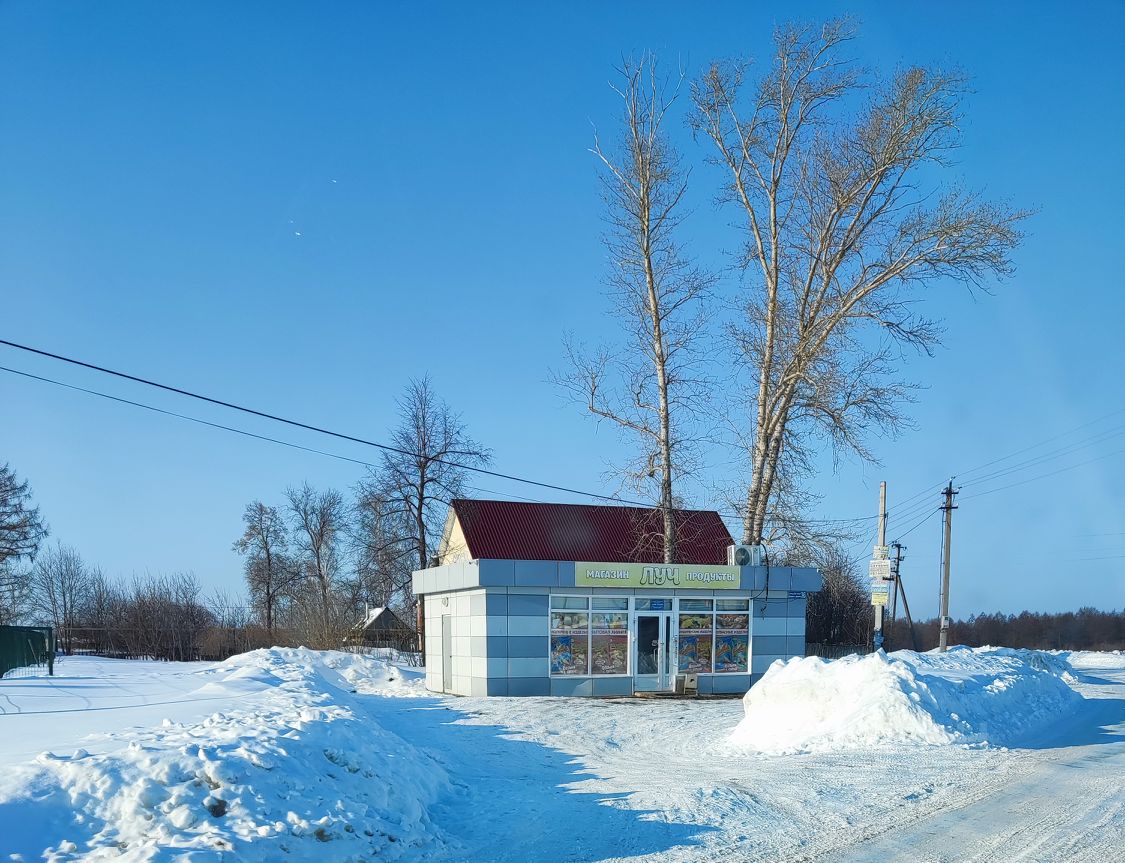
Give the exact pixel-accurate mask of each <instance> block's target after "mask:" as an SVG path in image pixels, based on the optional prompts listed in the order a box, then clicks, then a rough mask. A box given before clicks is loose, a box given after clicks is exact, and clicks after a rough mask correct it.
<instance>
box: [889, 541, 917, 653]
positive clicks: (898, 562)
mask: <svg viewBox="0 0 1125 863" xmlns="http://www.w3.org/2000/svg"><path fill="white" fill-rule="evenodd" d="M894 549H895V561H894V567H895V600H897V599H898V596H899V594H900V593H901V594H902V610H903V612H905V614H906V625H907V626H909V627H910V646H911V647H912V648H913V649H914V651H915V652H917V651H918V633H916V632H915V631H914V618H912V617H911V616H910V603H909V602H907V601H906V587H905V585H903V583H902V562H903V561H904V560H906V555H904V554H903V552H904V551H906V546H905V545H903V544H902V543H901V542H895V543H894Z"/></svg>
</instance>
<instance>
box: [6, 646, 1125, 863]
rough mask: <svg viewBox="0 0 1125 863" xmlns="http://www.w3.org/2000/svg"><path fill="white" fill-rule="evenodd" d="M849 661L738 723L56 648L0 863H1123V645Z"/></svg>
mask: <svg viewBox="0 0 1125 863" xmlns="http://www.w3.org/2000/svg"><path fill="white" fill-rule="evenodd" d="M863 663H866V664H861V663H859V662H848V663H839V664H837V663H827V664H825V663H819V665H818V664H817V662H816V661H809V660H799V661H794V662H792V663H790V664H787V665H786V666H776V667H775V670H773V671H771V678H772V681H771V678H767V680H766V681H763V683H765V682H772V685H771V687H761V688H760V689H759V688H756V690H757V691H756V692H755V695H754V698H757V699H758V702H759V703H758V705H757V708H760V709H757V714H756V718H754V719H753V721H752V720H751V719H750V718H746V717H745V716H744V708H743V704H742V703H741V702H739V701H655V702H654V701H650V700H636V701H634V700H631V699H620V700H609V701H603V700H593V699H566V700H563V699H549V698H532V699H497V698H493V699H468V698H464V699H443V698H436V697H433V696H430V695H428V694H427V693H425V692H424V690H422V689H421V687H420V683H419V681H418V679H417V674H416V673H414V672H411V671H410V670H409V669H400V668H396V667H395V666H393V665H391V664H388V663H387V662H385V661H382V660H378V659H369V658H362V657H352V656H348V655H344V654H318V653H313V652H310V651H304V650H281V649H274V650H269V651H256V652H254V653H251V654H246V655H243V656H239V657H235V658H233V659H231V660H228V661H227V662H225V663H220V664H204V663H183V664H167V663H147V662H124V661H113V660H99V659H92V658H75V659H64V660H63V661H62V662H61V663H60V664H59V666H58V676H57V677H55V678H53V679H52V678H36V679H19V680H4V681H0V710H2V711H3V713H0V852H2V853H0V860H5V859H10V860H23V861H32V860H50V861H64V860H123V861H150V860H159V861H173V860H185V861H186V860H190V861H203V860H216V861H217V860H232V859H237V860H247V861H266V860H270V861H273V860H293V861H302V860H316V861H317V863H330V861H353V860H354V861H360V860H365V861H366V860H371V859H388V860H411V861H415V860H416V861H469V860H471V861H482V863H483V861H512V863H515V861H521V863H522V861H528V860H535V861H544V863H549V862H550V861H593V860H621V859H630V860H668V861H703V860H715V859H723V860H747V861H752V860H763V861H764V860H771V861H774V860H793V861H813V860H825V861H868V860H870V861H876V860H878V861H893V860H910V861H919V863H921V861H969V860H992V861H1052V860H1059V861H1062V860H1066V861H1085V860H1090V861H1094V860H1097V861H1115V860H1122V859H1125V855H1123V853H1122V849H1125V778H1123V777H1125V656H1121V655H1117V654H1093V653H1086V654H1071V655H1057V656H1049V655H1042V654H1040V655H1037V656H1032V655H1029V654H1027V653H1026V652H1019V651H992V652H989V651H952V652H951V653H950V654H947V655H946V657H945V658H942V657H937V656H936V655H933V654H925V655H921V656H920V655H917V654H907V653H902V654H893V655H892V657H891V660H890V661H888V660H886V659H883V658H881V657H870V658H867V659H865V660H863ZM849 678H854V679H862V680H863V681H865V685H867V686H869V687H874V689H873V691H875V692H876V693H878V695H877V697H876V698H875V699H874V701H876V702H877V703H876V704H874V705H872V704H871V703H869V702H870V701H871V700H872V699H867V700H862V701H856V700H855V699H854V697H853V696H852V694H851V693H852V692H853V691H854V687H852V686H850V685H846V682H847V679H849ZM842 681H843V682H842ZM1060 687H1061V688H1060ZM763 693H766V694H765V695H763ZM752 700H753V699H751V701H752ZM802 705H803V707H804V710H803V712H801V711H800V708H801V707H802ZM755 709H756V708H755V707H754V706H753V705H751V714H750V715H751V717H755ZM794 710H797V711H798V712H801V715H803V716H809V715H814V716H819V717H820V718H819V719H818V720H816V721H813V722H809V721H805V722H794V721H792V720H791V718H790V719H787V718H786V717H787V716H791V714H792V712H793V711H794ZM887 715H890V716H891V717H892V718H893V720H894V721H893V722H890V723H887V722H885V721H884V717H885V716H887ZM1005 715H1009V716H1011V717H1012V718H1013V722H1012V723H1008V724H1005V723H1004V721H1003V718H1004V716H1005ZM763 717H766V718H763ZM736 728H737V729H738V733H737V734H736V733H734V732H735V729H736ZM857 728H861V729H866V730H865V731H862V732H857V731H856V729H857ZM903 728H906V729H907V731H908V733H902V729H903ZM990 738H991V739H990ZM986 741H987V742H986ZM997 741H1002V742H1003V743H1004V744H1005V745H1006V748H1005V746H1000V745H996V742H997Z"/></svg>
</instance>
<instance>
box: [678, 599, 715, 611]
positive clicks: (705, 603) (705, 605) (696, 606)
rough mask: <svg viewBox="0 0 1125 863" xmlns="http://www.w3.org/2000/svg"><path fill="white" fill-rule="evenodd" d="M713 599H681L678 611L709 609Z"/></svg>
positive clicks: (712, 604)
mask: <svg viewBox="0 0 1125 863" xmlns="http://www.w3.org/2000/svg"><path fill="white" fill-rule="evenodd" d="M713 606H714V600H710V599H681V600H680V611H710V610H711V609H712V607H713Z"/></svg>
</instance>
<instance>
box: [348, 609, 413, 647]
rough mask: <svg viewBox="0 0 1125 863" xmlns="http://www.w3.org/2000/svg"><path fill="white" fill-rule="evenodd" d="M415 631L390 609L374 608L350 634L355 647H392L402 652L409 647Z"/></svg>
mask: <svg viewBox="0 0 1125 863" xmlns="http://www.w3.org/2000/svg"><path fill="white" fill-rule="evenodd" d="M413 637H414V634H413V631H412V630H411V629H410V627H408V626H407V625H406V624H405V623H403V622H402V619H401V618H399V616H398V615H396V614H395V613H394V612H393V611H391V610H390V609H389V608H372V609H369V610H368V612H367V616H366V617H365V618H364V619H363V620H362V621H361V622H360V623H358V624H356V626H355V627H354V628H353V629H352V631H351V632H350V633H349V634H348V638H347V643H348V644H349V645H351V646H353V647H391V648H394V649H396V650H401V649H403V648H404V646H405V647H408V646H409V643H410V641H411V639H413Z"/></svg>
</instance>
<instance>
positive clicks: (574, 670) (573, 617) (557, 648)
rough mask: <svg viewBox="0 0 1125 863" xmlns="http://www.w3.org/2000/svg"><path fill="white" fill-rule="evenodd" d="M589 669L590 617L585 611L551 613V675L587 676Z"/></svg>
mask: <svg viewBox="0 0 1125 863" xmlns="http://www.w3.org/2000/svg"><path fill="white" fill-rule="evenodd" d="M559 598H560V599H571V598H572V597H559ZM589 668H590V616H589V615H588V614H587V613H586V612H585V611H567V610H564V611H552V612H551V673H552V674H589V673H590V672H589Z"/></svg>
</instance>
